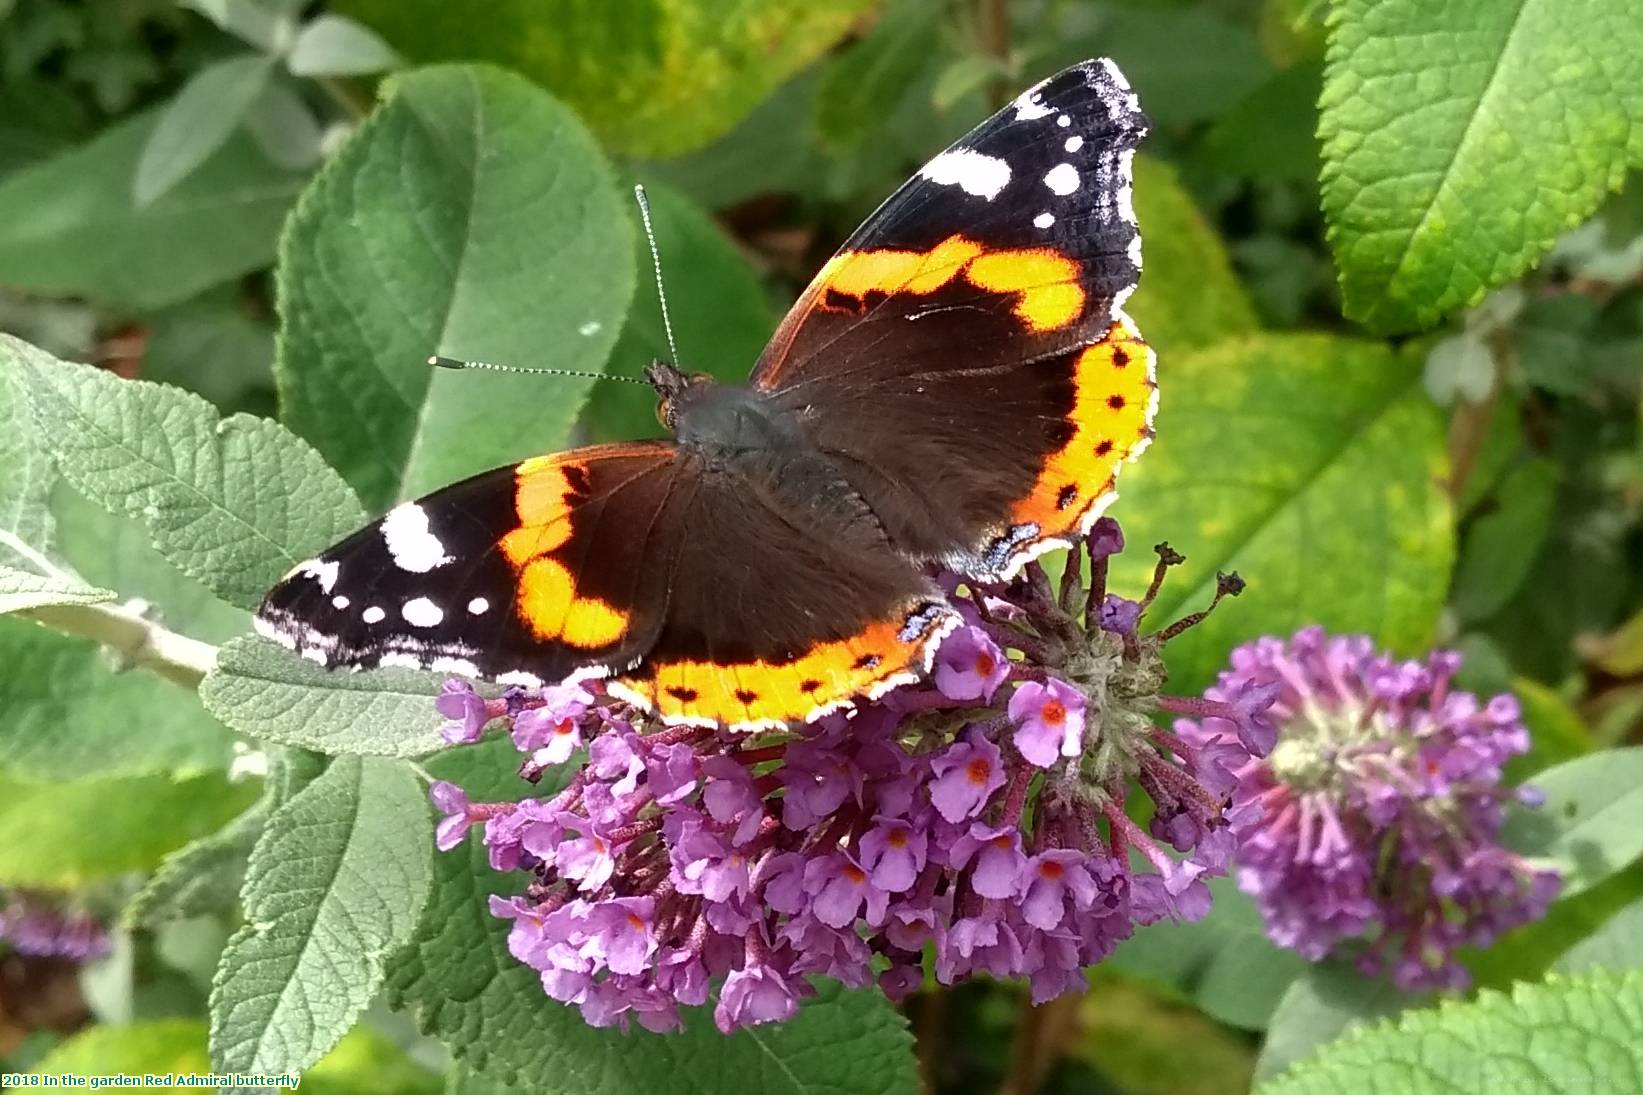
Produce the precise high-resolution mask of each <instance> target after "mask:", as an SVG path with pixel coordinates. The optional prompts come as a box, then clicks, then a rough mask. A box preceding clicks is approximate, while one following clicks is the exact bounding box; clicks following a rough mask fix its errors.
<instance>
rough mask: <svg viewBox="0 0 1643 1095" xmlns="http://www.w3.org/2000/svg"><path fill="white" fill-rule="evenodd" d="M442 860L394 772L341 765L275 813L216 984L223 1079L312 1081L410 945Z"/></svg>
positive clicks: (407, 779)
mask: <svg viewBox="0 0 1643 1095" xmlns="http://www.w3.org/2000/svg"><path fill="white" fill-rule="evenodd" d="M432 849H433V831H432V826H431V824H430V822H429V816H428V808H427V803H426V799H425V798H424V796H423V792H422V786H421V784H420V783H419V782H418V780H417V778H416V777H415V776H414V775H413V774H412V773H411V770H410V769H409V768H407V767H406V766H405V765H403V764H399V763H397V762H394V761H385V760H374V759H364V760H361V759H358V758H354V757H344V758H341V759H339V760H337V761H335V762H334V763H332V765H331V766H330V767H329V768H328V769H326V771H325V774H324V775H322V776H320V777H319V778H318V779H316V780H315V781H314V782H312V783H310V784H309V785H308V786H306V787H304V788H303V789H302V790H301V791H299V792H297V794H296V795H295V796H294V797H293V798H292V799H291V800H290V801H289V802H287V803H285V804H284V805H283V806H281V807H280V808H279V809H278V810H276V811H275V812H274V814H273V816H272V817H270V818H269V819H268V825H267V828H266V829H264V831H263V835H262V838H261V839H260V840H258V841H257V847H256V849H255V850H254V851H253V852H252V853H251V864H250V867H249V869H248V870H247V872H246V880H245V889H244V891H243V893H242V895H241V900H242V901H243V903H244V905H245V917H246V921H247V923H246V925H245V927H243V928H241V929H240V930H239V931H237V932H235V933H234V936H233V938H231V939H230V940H229V941H228V946H227V947H226V948H224V950H223V956H222V961H221V964H220V965H219V966H218V967H217V975H216V977H215V978H214V979H213V982H212V992H211V1060H212V1063H213V1064H214V1065H215V1066H216V1067H217V1070H218V1071H220V1072H285V1071H300V1070H302V1069H305V1068H307V1067H308V1066H309V1065H311V1064H313V1063H314V1062H315V1061H317V1060H319V1059H320V1058H321V1057H323V1056H324V1055H325V1053H326V1051H328V1050H329V1049H331V1047H332V1046H334V1045H336V1044H337V1042H338V1041H339V1040H340V1039H341V1038H342V1036H343V1035H344V1034H345V1033H347V1031H348V1028H349V1027H351V1026H352V1025H353V1023H354V1020H355V1019H356V1018H357V1017H358V1016H359V1013H360V1012H361V1011H362V1010H364V1008H365V1006H366V1005H367V1004H369V1003H370V1002H371V998H372V997H373V996H374V995H375V994H376V991H377V988H378V987H379V986H380V984H381V981H382V976H383V967H384V964H385V962H386V961H387V958H388V956H389V955H391V954H392V953H393V952H394V951H396V950H398V949H399V948H400V947H401V946H403V945H404V944H405V943H406V942H408V941H409V940H410V937H411V933H412V931H413V929H414V928H415V927H416V924H417V918H418V916H419V915H420V914H421V912H422V905H423V902H424V901H425V900H426V899H427V896H428V880H429V879H428V876H429V871H428V857H429V855H430V854H431V852H432Z"/></svg>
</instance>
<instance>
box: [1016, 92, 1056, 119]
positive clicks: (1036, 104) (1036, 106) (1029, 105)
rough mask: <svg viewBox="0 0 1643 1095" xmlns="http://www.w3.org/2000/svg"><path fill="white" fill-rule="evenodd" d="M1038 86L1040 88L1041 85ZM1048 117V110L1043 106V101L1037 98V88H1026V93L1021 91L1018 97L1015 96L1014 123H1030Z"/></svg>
mask: <svg viewBox="0 0 1643 1095" xmlns="http://www.w3.org/2000/svg"><path fill="white" fill-rule="evenodd" d="M1039 86H1040V87H1042V86H1043V85H1042V84H1041V85H1039ZM1049 116H1050V108H1049V107H1047V106H1045V105H1044V101H1043V100H1042V99H1040V98H1039V97H1038V88H1037V87H1033V88H1028V89H1027V90H1026V91H1023V92H1022V93H1021V94H1020V95H1018V96H1016V100H1015V120H1016V121H1018V122H1030V121H1032V120H1033V119H1035V118H1048V117H1049Z"/></svg>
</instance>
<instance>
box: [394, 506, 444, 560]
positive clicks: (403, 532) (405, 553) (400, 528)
mask: <svg viewBox="0 0 1643 1095" xmlns="http://www.w3.org/2000/svg"><path fill="white" fill-rule="evenodd" d="M382 539H383V541H384V542H385V543H387V545H388V554H389V555H391V556H393V559H394V565H395V566H397V567H399V569H401V570H408V571H411V572H412V573H413V574H426V573H427V572H428V571H430V570H433V569H434V568H435V567H442V566H444V565H445V564H446V563H448V562H450V561H451V557H450V556H449V555H447V554H445V545H444V544H442V543H440V542H439V537H437V536H435V535H434V534H433V533H432V532H431V531H430V530H429V528H428V511H427V510H425V509H423V508H422V507H421V506H419V505H417V504H416V503H415V502H401V503H400V504H399V505H397V506H395V507H394V508H393V509H391V510H389V511H388V516H387V517H384V518H383V519H382Z"/></svg>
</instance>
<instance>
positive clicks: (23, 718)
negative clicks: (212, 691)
mask: <svg viewBox="0 0 1643 1095" xmlns="http://www.w3.org/2000/svg"><path fill="white" fill-rule="evenodd" d="M0 665H4V666H5V667H6V672H5V673H4V674H0V710H3V711H5V712H6V717H5V718H4V719H0V772H3V773H5V774H6V775H7V776H11V777H14V778H19V779H30V780H40V781H49V780H75V779H79V778H82V777H90V776H97V777H111V776H116V775H150V774H158V773H164V772H169V773H172V774H173V775H175V776H190V775H195V774H198V773H200V772H207V771H213V770H215V771H221V770H223V769H225V768H227V767H228V762H229V759H230V757H231V755H232V752H231V750H232V745H233V740H232V738H231V737H230V736H229V735H228V734H227V733H226V732H225V731H224V730H223V728H222V726H221V725H220V724H218V722H217V721H216V720H215V719H213V718H212V717H211V716H210V715H208V714H206V712H205V711H204V709H202V708H201V707H200V703H199V701H198V700H197V699H195V698H194V697H193V696H191V695H189V694H188V693H187V692H185V691H183V690H182V689H179V688H178V687H177V686H176V685H175V684H172V683H170V682H168V681H164V680H161V679H159V678H158V677H155V676H152V675H150V674H147V673H120V672H116V671H115V670H114V669H113V668H111V666H110V665H109V662H108V659H107V657H106V656H105V655H104V654H103V652H102V650H101V649H100V648H99V647H98V646H97V644H96V643H94V642H91V641H89V640H86V639H78V638H70V637H68V636H66V635H58V634H56V633H54V632H51V631H47V630H46V629H45V628H43V627H40V626H38V625H36V624H33V623H28V622H25V621H22V620H3V621H0Z"/></svg>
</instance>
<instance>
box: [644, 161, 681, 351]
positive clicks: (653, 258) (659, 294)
mask: <svg viewBox="0 0 1643 1095" xmlns="http://www.w3.org/2000/svg"><path fill="white" fill-rule="evenodd" d="M633 200H634V201H636V202H638V203H639V219H640V220H641V221H643V222H644V225H645V239H646V240H647V241H648V242H649V243H650V266H651V269H652V270H653V271H654V272H655V274H656V299H657V300H658V301H660V302H661V305H662V330H663V331H665V332H667V349H668V353H670V354H672V355H673V363H674V364H675V365H677V364H678V363H679V347H678V344H677V343H675V342H674V341H673V320H672V318H671V317H670V316H669V315H668V313H667V292H666V291H665V290H663V288H662V252H661V251H659V250H658V249H657V247H656V231H655V229H654V228H652V227H651V223H650V198H649V197H648V196H646V194H645V187H644V184H643V183H635V184H634V186H633Z"/></svg>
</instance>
